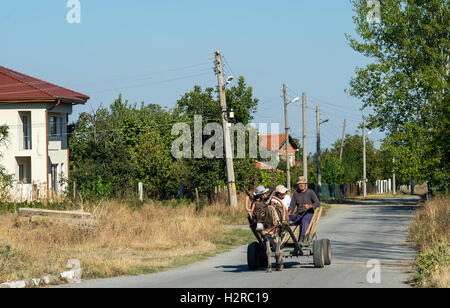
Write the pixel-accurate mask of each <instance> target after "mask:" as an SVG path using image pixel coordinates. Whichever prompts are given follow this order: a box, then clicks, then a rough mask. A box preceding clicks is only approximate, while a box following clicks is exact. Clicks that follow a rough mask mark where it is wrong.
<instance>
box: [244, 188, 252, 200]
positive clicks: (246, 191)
mask: <svg viewBox="0 0 450 308" xmlns="http://www.w3.org/2000/svg"><path fill="white" fill-rule="evenodd" d="M244 191H245V193H246V194H247V196H248V197H249V198H250V201H253V199H254V196H253V195H252V194H250V193H249V192H248V190H247V187H244Z"/></svg>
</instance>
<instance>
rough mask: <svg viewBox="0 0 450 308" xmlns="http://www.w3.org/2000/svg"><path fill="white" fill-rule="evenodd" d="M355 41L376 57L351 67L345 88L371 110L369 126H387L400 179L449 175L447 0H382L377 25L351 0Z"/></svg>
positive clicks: (440, 179) (358, 0)
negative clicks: (368, 61) (347, 84)
mask: <svg viewBox="0 0 450 308" xmlns="http://www.w3.org/2000/svg"><path fill="white" fill-rule="evenodd" d="M351 2H352V3H353V5H354V11H355V13H356V15H355V16H354V22H355V24H356V32H357V34H358V36H359V38H360V39H359V40H358V39H355V38H352V37H350V36H349V35H347V37H348V39H349V42H350V46H351V47H352V48H353V49H354V50H355V51H357V52H359V53H362V54H364V55H365V56H366V57H369V58H371V59H373V62H372V63H370V64H368V65H367V66H365V67H362V68H361V67H359V68H357V69H356V76H355V77H354V78H352V79H351V81H350V90H349V93H350V94H351V95H352V96H354V97H357V98H359V99H360V100H361V101H362V102H363V109H367V110H368V111H370V116H369V117H368V126H369V127H371V128H374V127H378V128H380V129H381V130H382V131H385V132H386V134H387V138H386V139H385V140H384V143H385V145H384V148H385V149H387V150H388V151H389V152H390V153H392V155H393V156H394V157H395V158H396V164H395V166H394V167H395V170H396V173H397V174H400V175H401V177H402V178H404V179H408V178H409V179H415V180H428V181H429V182H431V183H432V184H437V185H440V186H441V187H444V186H447V185H448V180H449V174H450V170H449V166H450V164H449V163H450V162H449V159H450V153H449V145H448V140H449V137H450V136H449V134H450V133H449V132H450V129H449V121H450V117H449V113H450V109H449V105H450V104H449V93H448V88H449V86H448V82H449V74H448V73H449V56H448V55H449V50H448V49H449V29H450V16H449V4H448V1H447V0H407V1H401V0H384V1H382V2H381V7H380V9H381V22H380V23H373V24H371V23H369V22H368V20H367V16H368V13H369V10H371V8H368V7H367V1H365V0H352V1H351Z"/></svg>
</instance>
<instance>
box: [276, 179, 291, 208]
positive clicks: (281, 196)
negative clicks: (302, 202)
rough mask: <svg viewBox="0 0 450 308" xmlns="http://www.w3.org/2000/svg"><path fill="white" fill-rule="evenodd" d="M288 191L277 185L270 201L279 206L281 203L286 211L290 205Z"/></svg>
mask: <svg viewBox="0 0 450 308" xmlns="http://www.w3.org/2000/svg"><path fill="white" fill-rule="evenodd" d="M288 191H289V189H287V188H286V187H285V186H283V185H278V186H277V188H275V196H274V198H273V199H272V201H274V202H275V203H278V204H280V201H281V203H282V204H283V205H284V208H285V209H286V211H287V209H288V208H289V206H290V204H291V197H290V196H289V194H288Z"/></svg>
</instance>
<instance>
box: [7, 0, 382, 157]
mask: <svg viewBox="0 0 450 308" xmlns="http://www.w3.org/2000/svg"><path fill="white" fill-rule="evenodd" d="M66 3H67V1H66V0H40V1H35V0H15V1H2V2H1V3H0V34H1V37H2V44H1V47H0V58H1V60H2V61H1V63H0V64H1V65H3V66H6V67H9V68H11V69H15V70H18V71H20V72H22V73H25V74H29V75H32V76H34V77H38V78H41V79H44V80H46V81H49V82H53V83H56V84H58V85H61V86H64V87H68V88H70V89H73V90H76V91H80V92H82V93H84V94H87V95H89V96H90V97H91V99H90V100H89V102H88V104H86V105H85V106H77V107H75V109H74V113H73V114H72V116H71V119H72V120H75V119H76V118H77V116H78V114H79V113H80V112H83V111H91V110H92V109H95V108H98V107H99V106H100V105H101V104H103V106H108V105H109V104H110V103H111V102H112V101H113V100H114V99H115V98H116V97H117V96H118V94H119V93H122V94H123V97H124V98H125V99H128V100H129V101H130V102H141V101H144V102H145V103H155V104H160V105H162V106H168V107H173V106H175V104H176V101H177V99H179V98H180V96H182V95H183V94H184V93H185V92H187V91H189V90H190V89H192V87H193V86H194V84H199V85H201V86H202V87H209V86H216V84H217V80H216V77H215V75H214V73H213V70H212V68H213V55H214V51H215V50H220V51H221V52H222V54H223V55H224V56H225V60H226V61H227V63H228V65H229V66H228V67H227V68H226V70H227V72H228V73H229V74H234V75H243V76H244V77H245V78H246V81H247V83H248V85H250V86H252V87H253V89H254V95H255V97H257V98H259V99H260V104H259V108H258V112H257V113H256V115H255V121H254V122H256V123H258V122H268V123H270V122H280V128H282V129H283V128H284V115H283V104H282V99H281V89H282V84H283V82H285V83H286V84H287V85H288V88H289V90H288V94H289V95H290V97H291V98H294V97H295V96H297V95H298V96H301V92H303V91H304V92H306V93H307V95H308V120H307V122H308V125H307V131H308V150H309V151H311V152H314V151H315V149H316V144H315V142H316V139H315V133H316V132H315V125H316V124H315V119H316V118H315V108H316V106H317V105H319V106H320V108H321V118H322V119H329V120H330V121H329V122H328V123H325V124H323V125H322V126H321V133H322V147H323V148H325V147H328V146H330V144H331V143H333V142H334V141H335V140H336V139H338V138H340V136H341V134H342V125H343V121H344V118H347V120H348V121H347V132H349V133H352V134H353V133H355V132H356V129H357V126H358V124H359V122H360V121H361V116H362V112H361V111H360V110H359V108H360V106H361V104H360V102H358V101H357V100H356V99H354V98H351V97H349V96H348V95H347V94H345V93H344V89H346V88H348V84H349V80H350V78H351V76H352V75H353V72H354V69H355V67H356V66H362V65H364V64H366V63H368V59H365V58H364V57H363V56H362V55H360V54H357V53H355V52H354V51H353V50H352V49H351V48H350V47H349V46H348V43H347V41H346V39H345V36H344V33H350V34H353V33H354V24H353V21H352V15H353V12H352V6H351V4H350V1H349V0H340V1H336V0H317V1H306V0H278V1H275V0H271V1H269V0H241V1H237V0H228V1H212V0H189V1H188V0H184V1H182V0H165V1H163V0H158V1H156V0H147V1H143V0H128V1H119V0H110V1H107V0H80V3H81V23H80V24H69V23H68V22H67V20H66V15H67V13H68V11H69V10H70V9H69V8H67V7H66ZM289 122H290V127H291V133H292V134H293V135H294V136H295V137H300V136H301V104H296V105H294V104H292V105H289ZM359 133H360V131H359ZM382 137H383V134H381V133H380V132H378V131H374V133H373V134H372V135H371V136H370V137H369V138H371V139H373V140H374V141H375V144H376V145H377V146H379V142H378V141H377V140H378V139H379V138H382Z"/></svg>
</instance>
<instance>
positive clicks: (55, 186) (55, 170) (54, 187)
mask: <svg viewBox="0 0 450 308" xmlns="http://www.w3.org/2000/svg"><path fill="white" fill-rule="evenodd" d="M51 172H52V174H51V176H52V178H51V180H52V190H53V191H55V192H56V191H58V165H57V164H56V165H53V164H52V169H51Z"/></svg>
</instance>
